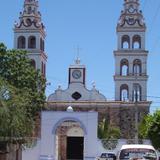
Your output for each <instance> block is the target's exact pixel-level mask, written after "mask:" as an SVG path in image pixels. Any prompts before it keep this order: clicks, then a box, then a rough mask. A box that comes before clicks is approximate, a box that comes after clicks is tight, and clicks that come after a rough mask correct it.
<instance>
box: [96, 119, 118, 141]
mask: <svg viewBox="0 0 160 160" xmlns="http://www.w3.org/2000/svg"><path fill="white" fill-rule="evenodd" d="M98 137H99V138H100V139H119V138H120V129H119V128H117V127H114V126H112V125H109V122H108V120H107V119H105V118H104V119H103V121H102V122H100V123H99V125H98Z"/></svg>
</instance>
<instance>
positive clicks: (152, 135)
mask: <svg viewBox="0 0 160 160" xmlns="http://www.w3.org/2000/svg"><path fill="white" fill-rule="evenodd" d="M139 134H140V137H141V138H149V139H150V140H151V141H152V144H153V146H154V147H155V148H156V149H160V143H159V142H160V110H157V111H156V112H155V113H154V114H153V115H147V116H146V117H145V118H144V119H143V121H142V123H141V124H140V127H139Z"/></svg>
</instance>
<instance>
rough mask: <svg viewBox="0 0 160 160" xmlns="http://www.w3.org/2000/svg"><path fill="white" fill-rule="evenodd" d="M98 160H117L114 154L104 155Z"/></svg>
mask: <svg viewBox="0 0 160 160" xmlns="http://www.w3.org/2000/svg"><path fill="white" fill-rule="evenodd" d="M97 159H98V160H116V155H115V154H114V153H102V154H101V156H100V157H98V158H97Z"/></svg>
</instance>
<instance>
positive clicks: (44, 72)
mask: <svg viewBox="0 0 160 160" xmlns="http://www.w3.org/2000/svg"><path fill="white" fill-rule="evenodd" d="M43 67H44V69H43V70H44V76H46V64H44V66H43Z"/></svg>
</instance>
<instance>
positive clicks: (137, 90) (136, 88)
mask: <svg viewBox="0 0 160 160" xmlns="http://www.w3.org/2000/svg"><path fill="white" fill-rule="evenodd" d="M141 98H142V94H141V86H140V85H139V84H138V83H136V84H133V101H134V102H137V101H141Z"/></svg>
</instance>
